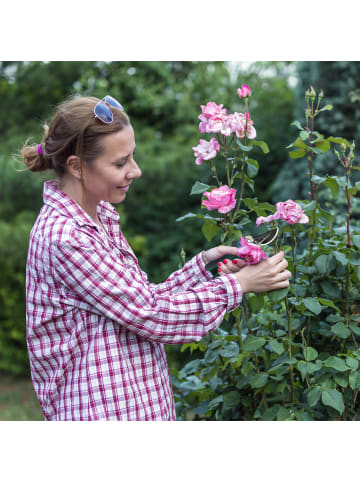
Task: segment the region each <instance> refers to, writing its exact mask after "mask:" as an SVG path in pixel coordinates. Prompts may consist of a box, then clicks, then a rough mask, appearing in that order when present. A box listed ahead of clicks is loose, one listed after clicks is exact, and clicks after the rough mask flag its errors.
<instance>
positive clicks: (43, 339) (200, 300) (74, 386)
mask: <svg viewBox="0 0 360 482" xmlns="http://www.w3.org/2000/svg"><path fill="white" fill-rule="evenodd" d="M98 216H99V218H100V220H101V222H102V223H103V225H104V226H105V228H106V230H107V234H105V233H104V232H103V231H102V230H101V229H100V228H99V227H98V226H97V225H96V224H95V223H94V222H93V221H92V219H91V218H90V217H89V216H88V215H87V214H86V213H85V211H83V210H82V209H81V208H80V206H79V205H78V204H77V203H75V202H74V201H73V200H72V199H70V198H69V197H68V196H67V195H66V194H65V193H64V192H62V191H61V190H59V189H58V188H57V184H56V182H55V181H48V182H46V183H45V185H44V205H43V207H42V209H41V211H40V214H39V216H38V218H37V220H36V222H35V224H34V226H33V229H32V231H31V234H30V244H29V251H28V259H27V269H26V301H27V343H28V350H29V358H30V366H31V377H32V381H33V384H34V388H35V391H36V393H37V396H38V398H39V401H40V404H41V407H42V410H43V413H44V415H45V418H46V420H175V419H176V417H175V408H174V399H173V394H172V388H171V383H170V376H169V371H168V365H167V360H166V354H165V350H164V346H163V344H164V343H187V342H191V341H194V340H196V341H197V340H200V339H201V338H202V337H203V336H204V335H205V334H206V333H207V332H208V331H210V330H214V329H215V328H217V327H218V326H219V325H220V323H221V322H222V320H223V316H224V314H225V312H226V311H231V310H233V309H235V308H236V307H237V306H238V305H239V304H240V302H241V297H242V293H241V288H240V285H239V283H238V282H237V280H236V278H235V277H234V276H233V275H223V276H220V277H217V278H216V279H212V276H211V274H210V273H208V272H207V271H206V270H205V266H204V263H203V261H202V257H201V254H198V255H197V256H195V257H194V258H193V259H192V260H190V261H189V262H187V263H186V264H185V266H184V267H183V268H182V269H180V270H178V271H176V272H174V273H173V274H172V275H171V276H170V277H169V278H168V279H167V280H166V281H165V282H164V283H160V284H157V285H155V284H152V283H149V281H148V279H147V275H146V274H145V273H144V272H143V271H142V270H141V269H140V267H139V264H138V261H137V259H136V256H135V255H134V253H133V251H132V249H131V248H130V246H129V244H128V243H127V241H126V239H125V238H124V236H123V235H122V233H121V228H120V222H119V216H118V214H117V212H116V210H115V209H114V207H113V206H112V205H111V204H109V203H107V202H103V201H102V202H100V204H99V206H98Z"/></svg>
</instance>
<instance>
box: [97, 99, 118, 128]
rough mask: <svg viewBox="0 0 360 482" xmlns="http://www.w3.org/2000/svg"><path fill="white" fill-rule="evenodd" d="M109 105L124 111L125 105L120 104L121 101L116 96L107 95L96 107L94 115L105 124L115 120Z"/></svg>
mask: <svg viewBox="0 0 360 482" xmlns="http://www.w3.org/2000/svg"><path fill="white" fill-rule="evenodd" d="M108 105H111V106H112V107H116V108H117V109H120V110H122V111H124V107H123V106H122V105H121V104H120V102H118V101H117V100H116V99H114V97H111V95H106V96H105V97H104V98H103V99H101V100H100V102H98V103H97V104H96V106H95V107H94V116H95V117H96V118H97V119H99V120H100V121H101V122H103V123H104V124H111V123H112V121H113V120H114V116H113V113H112V112H111V109H109V107H108Z"/></svg>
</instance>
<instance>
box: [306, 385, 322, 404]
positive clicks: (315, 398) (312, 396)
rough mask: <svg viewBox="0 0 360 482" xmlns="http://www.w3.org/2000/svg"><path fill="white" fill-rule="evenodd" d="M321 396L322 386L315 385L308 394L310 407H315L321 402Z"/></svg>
mask: <svg viewBox="0 0 360 482" xmlns="http://www.w3.org/2000/svg"><path fill="white" fill-rule="evenodd" d="M320 397H321V388H320V387H314V388H312V389H311V390H310V392H308V394H307V395H306V398H307V401H308V404H309V406H310V407H315V405H316V404H317V403H318V402H319V400H320Z"/></svg>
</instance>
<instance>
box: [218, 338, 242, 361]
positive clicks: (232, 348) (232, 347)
mask: <svg viewBox="0 0 360 482" xmlns="http://www.w3.org/2000/svg"><path fill="white" fill-rule="evenodd" d="M220 355H221V356H223V357H225V358H235V357H238V356H239V344H238V343H237V342H235V341H231V342H229V343H227V344H226V345H225V346H224V347H223V348H222V349H221V350H220Z"/></svg>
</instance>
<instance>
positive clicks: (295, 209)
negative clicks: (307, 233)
mask: <svg viewBox="0 0 360 482" xmlns="http://www.w3.org/2000/svg"><path fill="white" fill-rule="evenodd" d="M276 212H277V213H278V214H279V218H280V219H283V220H284V221H286V222H287V223H289V224H295V223H301V224H305V223H308V222H309V218H308V217H307V216H306V214H305V213H304V212H303V210H302V209H301V207H300V206H299V204H296V202H295V201H292V200H291V199H288V200H287V201H285V202H278V203H276Z"/></svg>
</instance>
